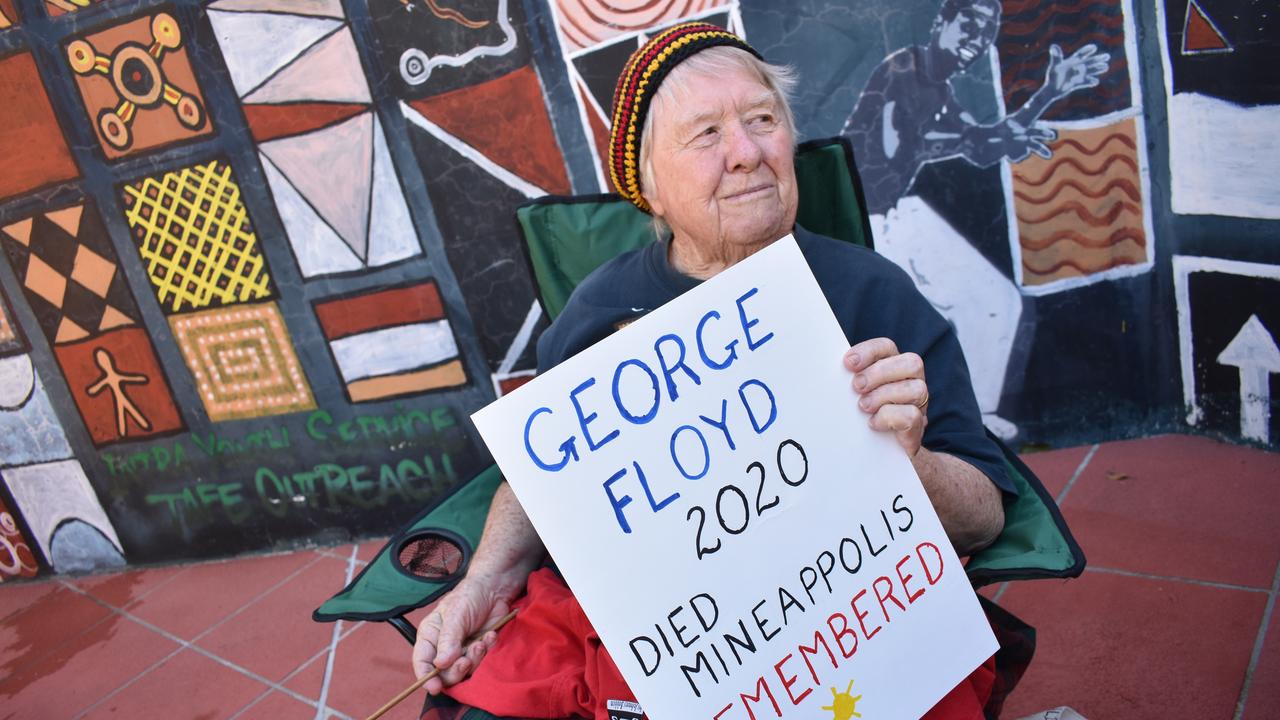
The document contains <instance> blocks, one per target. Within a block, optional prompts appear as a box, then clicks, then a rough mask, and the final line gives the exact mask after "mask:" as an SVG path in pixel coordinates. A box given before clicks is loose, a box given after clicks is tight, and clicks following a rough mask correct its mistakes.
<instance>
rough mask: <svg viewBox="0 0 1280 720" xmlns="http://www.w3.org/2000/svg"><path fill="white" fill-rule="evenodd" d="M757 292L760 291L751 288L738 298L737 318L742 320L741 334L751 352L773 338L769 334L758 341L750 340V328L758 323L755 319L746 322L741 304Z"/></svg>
mask: <svg viewBox="0 0 1280 720" xmlns="http://www.w3.org/2000/svg"><path fill="white" fill-rule="evenodd" d="M759 291H760V288H751V289H750V290H748V291H747V292H745V293H744V294H743V295H742V297H740V298H738V317H739V318H740V319H741V320H742V334H743V335H744V336H745V337H746V338H747V347H748V348H750V349H752V350H755V349H756V348H758V347H760V346H761V345H763V344H765V343H767V342H769V339H770V338H772V337H773V333H769V334H768V335H765V336H764V337H762V338H760V339H759V340H753V339H752V338H751V328H753V327H755V326H756V325H759V324H760V321H759V320H757V319H755V318H751V319H750V320H748V319H747V309H746V308H744V307H742V303H744V302H746V300H747V298H749V297H751V296H752V295H755V294H756V293H757V292H759Z"/></svg>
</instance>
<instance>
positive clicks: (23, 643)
mask: <svg viewBox="0 0 1280 720" xmlns="http://www.w3.org/2000/svg"><path fill="white" fill-rule="evenodd" d="M110 615H111V611H110V610H108V609H107V608H105V607H103V606H102V605H100V604H98V603H96V602H94V601H93V600H91V599H89V598H87V597H85V596H83V595H81V594H80V593H78V592H76V591H74V590H68V589H67V588H65V587H63V586H61V585H58V586H56V587H55V589H54V590H53V592H50V593H47V594H45V595H44V596H42V597H41V598H40V599H39V601H38V602H37V603H35V604H34V605H31V606H30V607H28V608H26V609H25V610H23V611H21V612H17V613H13V614H12V615H9V616H8V617H6V618H5V619H4V620H3V621H0V680H3V679H4V678H7V677H8V676H10V675H12V674H14V673H16V672H18V671H20V670H23V669H25V668H26V667H27V666H29V665H30V664H32V663H35V662H38V661H39V660H40V658H42V657H44V656H45V655H48V654H49V653H50V652H53V651H54V650H56V649H57V648H58V647H59V646H60V645H62V644H63V643H64V642H66V641H68V640H70V639H71V638H74V637H76V636H77V635H80V634H81V633H83V632H84V631H85V630H87V629H88V628H89V627H91V626H93V625H94V624H96V623H99V622H101V621H102V620H104V619H106V618H107V617H109V616H110Z"/></svg>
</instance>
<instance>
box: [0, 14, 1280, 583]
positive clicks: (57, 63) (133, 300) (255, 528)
mask: <svg viewBox="0 0 1280 720" xmlns="http://www.w3.org/2000/svg"><path fill="white" fill-rule="evenodd" d="M1273 15H1274V13H1270V12H1269V11H1267V10H1266V9H1265V8H1262V7H1261V4H1258V3H1249V2H1245V1H1244V0H1153V2H1144V1H1142V0H1068V1H1064V2H1053V3H1041V2H1033V1H1031V0H895V1H894V2H888V1H887V0H872V1H870V2H858V3H850V2H834V1H832V0H797V2H792V3H775V2H764V0H684V1H682V2H632V1H631V0H453V1H450V0H346V1H341V2H340V1H339V0H166V1H162V2H146V3H144V2H142V1H141V0H0V158H3V164H4V172H0V582H13V581H20V580H22V579H25V578H29V577H34V576H37V575H40V574H45V573H65V572H81V571H89V570H94V569H100V568H111V567H117V566H121V565H127V564H146V563H154V562H162V561H170V560H175V559H191V558H198V557H214V556H223V555H228V554H232V553H237V552H243V551H247V550H260V549H267V548H272V547H293V546H297V545H299V544H305V543H326V542H336V541H341V540H347V539H351V538H357V537H364V536H370V535H375V534H377V535H385V534H388V533H390V532H391V531H392V530H394V529H395V528H396V527H398V526H399V525H400V524H401V523H402V522H404V521H405V520H407V519H408V518H410V517H412V516H414V515H415V514H417V513H418V512H419V511H420V510H421V509H422V508H423V507H424V506H425V505H427V504H429V503H431V502H433V501H435V500H438V499H440V498H441V497H444V496H445V495H446V494H447V493H449V492H450V491H452V490H453V489H455V488H457V487H459V486H461V485H462V484H463V483H465V482H466V480H467V479H468V478H470V477H472V476H473V475H474V474H476V473H477V472H479V471H480V470H481V469H483V468H484V467H486V466H487V465H488V462H489V458H488V454H487V452H486V450H485V449H484V448H483V447H482V446H481V445H480V444H479V441H478V439H477V435H476V434H475V432H474V430H473V428H472V427H471V426H470V422H469V420H468V415H469V414H470V413H471V412H473V411H475V410H476V409H477V408H479V407H481V406H482V405H484V404H485V403H487V402H489V401H490V400H492V399H493V398H494V397H496V396H499V395H502V394H505V393H508V392H512V391H514V390H515V389H516V388H518V387H519V386H520V385H521V384H523V383H525V382H528V381H529V379H530V378H531V377H532V376H533V374H534V368H535V367H536V346H537V339H538V337H539V335H540V333H541V332H542V331H543V330H544V329H545V327H546V326H547V322H548V321H547V319H546V317H545V316H544V313H543V310H542V305H541V304H540V302H539V296H538V292H537V285H536V280H535V278H534V277H533V275H532V273H531V270H530V265H529V261H528V260H527V258H526V254H525V250H524V245H523V239H522V236H521V231H520V229H519V226H518V224H517V223H516V222H515V219H514V211H515V209H516V208H517V207H519V206H520V205H522V204H524V203H527V202H530V201H533V200H538V199H541V198H544V197H545V196H567V195H574V194H577V195H594V194H597V193H602V192H607V191H609V189H610V188H609V186H608V182H607V177H608V175H607V170H606V166H605V164H604V163H603V157H604V153H605V152H606V151H607V144H608V132H609V127H610V122H611V119H610V112H611V102H612V94H613V89H614V84H615V80H616V77H617V74H618V72H619V70H620V68H621V67H622V65H623V63H624V62H625V61H626V59H627V57H628V55H629V54H630V53H631V52H632V51H633V50H634V49H635V48H636V47H638V46H639V45H640V44H641V43H643V42H644V41H645V40H646V39H648V38H649V37H651V36H652V35H653V34H654V33H656V32H661V31H662V30H663V29H665V28H668V27H670V26H672V25H674V24H676V23H679V22H682V21H687V20H700V21H704V22H709V23H713V24H716V25H718V26H721V27H724V28H727V29H730V30H733V31H734V32H737V33H740V34H742V35H744V36H745V37H746V38H747V39H748V40H749V41H750V42H751V43H752V44H753V45H754V46H755V47H757V48H758V49H759V50H760V51H761V52H762V53H763V55H764V56H765V57H766V58H767V59H769V60H770V61H772V62H776V63H781V64H787V65H790V66H791V67H793V68H794V70H795V72H796V73H797V76H798V77H799V80H800V81H799V85H798V87H797V89H796V93H795V97H794V98H793V108H794V111H795V116H796V119H797V124H798V133H799V138H798V139H799V140H807V139H814V138H829V137H840V138H843V139H844V141H845V142H847V143H848V145H849V147H850V148H851V151H852V156H853V158H854V162H855V165H856V167H857V169H858V172H859V177H860V182H861V186H862V194H863V197H864V199H865V203H866V210H867V213H868V216H869V219H870V224H871V227H872V230H873V236H874V243H875V246H876V250H877V251H878V252H880V253H882V254H884V255H885V256H887V257H889V258H890V259H891V260H893V261H894V262H895V263H896V264H898V265H899V266H901V267H902V268H903V270H904V271H905V272H907V273H908V275H909V276H910V277H911V278H912V279H913V280H914V281H915V283H916V285H917V287H919V289H920V290H921V291H922V292H923V293H924V295H925V296H926V297H927V298H928V299H929V300H930V302H931V303H932V304H933V305H934V306H935V307H936V308H937V309H938V311H939V312H940V313H941V314H942V315H943V316H944V317H946V318H947V320H948V321H949V322H951V323H952V324H953V325H954V326H955V327H956V329H957V331H958V333H959V336H960V339H961V344H962V346H963V347H964V350H965V354H966V358H967V360H968V364H969V367H970V370H971V374H972V376H973V380H974V390H975V394H976V395H977V398H978V401H979V404H980V405H981V407H982V410H983V413H984V419H985V420H986V422H987V425H988V427H989V428H990V429H992V430H993V431H994V432H996V433H997V434H999V435H1002V436H1003V437H1005V438H1007V439H1009V440H1010V441H1011V442H1013V443H1014V444H1015V445H1017V444H1020V443H1047V444H1050V445H1065V444H1075V443H1080V442H1090V441H1096V440H1103V439H1107V438H1109V437H1117V436H1131V435H1135V434H1140V433H1144V432H1155V431H1168V430H1190V431H1196V432H1206V433H1213V434H1217V435H1220V436H1224V437H1228V438H1232V439H1235V440H1238V441H1240V442H1246V443H1253V444H1257V445H1260V446H1265V447H1275V446H1276V443H1277V442H1280V441H1278V439H1277V438H1280V427H1278V426H1277V423H1280V420H1277V418H1280V408H1277V407H1276V402H1277V398H1280V394H1277V393H1280V387H1277V383H1276V380H1275V378H1276V377H1277V375H1278V374H1280V349H1277V348H1278V347H1280V346H1278V345H1277V333H1280V317H1277V316H1276V314H1275V312H1276V311H1275V308H1276V307H1280V303H1277V302H1276V298H1277V297H1280V295H1277V293H1278V292H1280V270H1277V268H1280V249H1277V248H1278V247H1280V246H1277V237H1278V233H1280V230H1278V228H1280V225H1277V222H1280V195H1277V194H1276V187H1277V186H1276V183H1275V182H1273V178H1271V175H1273V174H1274V173H1273V172H1271V169H1272V168H1274V167H1276V166H1278V165H1280V155H1278V154H1277V148H1280V145H1277V140H1276V138H1277V137H1280V120H1277V118H1280V115H1278V114H1277V110H1276V108H1277V107H1280V76H1277V75H1276V72H1277V71H1276V68H1280V62H1277V60H1280V57H1277V56H1278V55H1280V45H1278V44H1277V41H1276V38H1277V37H1278V36H1280V35H1278V34H1277V33H1275V32H1273V30H1274V27H1273V26H1274V23H1275V18H1274V17H1273ZM1157 55H1158V56H1159V57H1157ZM1081 418H1089V422H1086V423H1081V422H1080V419H1081Z"/></svg>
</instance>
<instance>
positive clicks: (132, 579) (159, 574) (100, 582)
mask: <svg viewBox="0 0 1280 720" xmlns="http://www.w3.org/2000/svg"><path fill="white" fill-rule="evenodd" d="M183 570H185V568H182V567H176V566H175V567H163V568H145V569H142V570H128V571H125V572H120V573H112V574H110V575H91V576H89V577H83V578H77V579H75V580H72V584H74V585H75V586H76V587H78V588H80V589H81V590H84V591H85V592H87V593H89V594H90V595H92V596H93V597H96V598H98V599H99V600H101V601H102V602H105V603H107V604H108V605H111V606H112V607H117V608H121V609H127V608H129V607H130V606H132V605H134V604H135V603H137V602H138V600H139V599H140V598H142V597H144V596H145V595H147V594H148V593H150V592H152V591H153V590H155V589H156V588H158V587H160V586H162V585H164V584H166V583H169V582H172V581H173V580H174V578H176V577H177V576H178V575H180V574H182V572H183Z"/></svg>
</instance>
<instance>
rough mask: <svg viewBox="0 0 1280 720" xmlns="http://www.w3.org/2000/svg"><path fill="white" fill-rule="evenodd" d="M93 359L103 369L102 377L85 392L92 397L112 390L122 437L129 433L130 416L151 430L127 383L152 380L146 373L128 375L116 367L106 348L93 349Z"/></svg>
mask: <svg viewBox="0 0 1280 720" xmlns="http://www.w3.org/2000/svg"><path fill="white" fill-rule="evenodd" d="M93 361H94V362H96V363H97V364H98V369H99V370H101V371H102V377H100V378H98V380H97V381H96V382H94V383H93V384H92V385H90V386H89V387H87V388H85V392H87V393H89V396H90V397H93V396H96V395H98V394H99V393H101V392H102V391H103V390H107V389H109V390H111V401H112V403H114V404H115V407H116V432H117V433H119V435H120V436H121V437H124V436H125V435H127V434H128V424H127V422H128V420H127V418H128V417H132V418H133V420H134V422H136V423H137V424H138V427H140V428H142V429H143V430H150V429H151V423H150V422H149V421H148V420H147V418H146V416H144V415H143V414H142V411H141V410H139V409H138V406H137V405H134V404H133V401H132V400H130V399H129V395H128V394H127V393H126V392H125V390H124V386H125V385H146V384H147V383H148V382H150V380H149V379H148V378H147V376H146V375H127V374H125V373H122V372H120V371H119V370H117V369H116V364H115V358H113V357H111V353H109V352H107V350H106V349H105V348H98V349H97V350H94V351H93Z"/></svg>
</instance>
